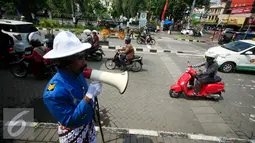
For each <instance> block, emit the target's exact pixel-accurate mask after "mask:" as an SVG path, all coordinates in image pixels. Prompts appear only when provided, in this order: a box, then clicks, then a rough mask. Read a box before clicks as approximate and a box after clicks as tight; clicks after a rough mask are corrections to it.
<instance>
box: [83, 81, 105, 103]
mask: <svg viewBox="0 0 255 143" xmlns="http://www.w3.org/2000/svg"><path fill="white" fill-rule="evenodd" d="M101 92H102V83H101V82H92V83H91V84H90V85H89V88H88V91H87V93H86V96H85V98H84V99H85V101H86V97H88V98H89V99H93V98H95V97H97V96H98V95H99V94H100V93H101Z"/></svg>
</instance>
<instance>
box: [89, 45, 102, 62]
mask: <svg viewBox="0 0 255 143" xmlns="http://www.w3.org/2000/svg"><path fill="white" fill-rule="evenodd" d="M103 55H104V56H105V54H104V51H103V50H102V47H101V46H100V47H99V48H98V49H97V50H96V51H94V52H93V53H90V54H86V55H85V58H86V60H89V59H91V60H95V61H102V60H103Z"/></svg>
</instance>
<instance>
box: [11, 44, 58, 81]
mask: <svg viewBox="0 0 255 143" xmlns="http://www.w3.org/2000/svg"><path fill="white" fill-rule="evenodd" d="M32 51H33V48H32V47H31V48H26V49H25V55H31V54H32ZM32 62H34V59H25V58H21V59H20V60H19V61H16V62H13V63H11V67H10V72H11V73H12V75H13V76H15V77H18V78H25V77H26V76H27V75H32V74H33V68H32V66H31V64H32ZM56 72H57V67H56V65H55V64H52V65H45V71H44V75H45V76H48V77H53V76H54V75H55V73H56Z"/></svg>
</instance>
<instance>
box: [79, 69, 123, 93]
mask: <svg viewBox="0 0 255 143" xmlns="http://www.w3.org/2000/svg"><path fill="white" fill-rule="evenodd" d="M83 75H84V77H85V78H87V79H92V80H96V81H101V82H103V83H106V84H109V85H112V86H114V87H116V88H117V89H118V90H119V92H120V94H123V93H124V92H125V91H126V89H127V86H128V72H127V71H125V72H123V73H110V72H105V71H100V70H96V69H91V68H85V69H84V71H83Z"/></svg>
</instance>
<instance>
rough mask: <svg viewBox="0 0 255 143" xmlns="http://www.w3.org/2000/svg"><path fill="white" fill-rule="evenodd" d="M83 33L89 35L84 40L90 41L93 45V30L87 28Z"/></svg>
mask: <svg viewBox="0 0 255 143" xmlns="http://www.w3.org/2000/svg"><path fill="white" fill-rule="evenodd" d="M83 33H84V34H85V35H86V36H87V38H86V39H85V40H84V41H83V42H86V43H90V44H91V45H92V43H93V39H92V36H91V30H89V29H85V30H84V31H83Z"/></svg>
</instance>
